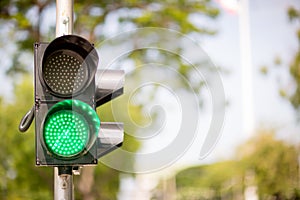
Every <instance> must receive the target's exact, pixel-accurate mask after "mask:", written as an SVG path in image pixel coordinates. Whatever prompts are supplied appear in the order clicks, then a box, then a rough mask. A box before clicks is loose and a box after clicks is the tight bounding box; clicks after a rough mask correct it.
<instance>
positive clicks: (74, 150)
mask: <svg viewBox="0 0 300 200" xmlns="http://www.w3.org/2000/svg"><path fill="white" fill-rule="evenodd" d="M98 60H99V57H98V54H97V52H96V50H95V48H94V46H93V45H92V44H91V43H90V42H89V41H87V40H85V39H84V38H82V37H79V36H75V35H65V36H61V37H58V38H56V39H54V40H53V41H52V42H50V43H36V44H35V45H34V63H35V68H34V79H35V80H34V83H35V106H34V107H35V108H34V113H35V134H36V135H35V136H36V165H38V166H82V165H92V164H97V159H98V158H99V157H100V156H99V155H100V154H101V155H104V154H102V153H103V152H109V151H111V150H112V149H114V148H116V147H117V146H119V145H120V144H121V143H122V141H123V128H122V124H119V123H112V124H113V125H112V129H113V130H114V131H113V132H114V133H116V134H117V136H118V137H117V138H118V139H117V140H113V141H114V142H107V140H105V139H103V137H104V135H105V137H108V138H109V137H115V136H113V135H111V136H110V135H107V134H105V133H104V132H105V130H107V125H106V124H107V123H103V122H100V119H99V117H98V115H97V113H96V111H95V109H96V107H97V106H100V105H101V104H103V103H105V102H107V101H109V100H111V99H112V98H113V97H115V96H119V95H121V94H122V93H123V85H119V87H116V88H110V89H109V90H107V89H105V87H104V90H103V89H101V88H102V86H101V84H102V82H103V81H102V80H105V79H108V80H109V79H110V77H107V75H108V76H112V75H111V74H118V73H119V74H120V78H119V79H118V80H119V81H120V80H121V83H123V79H124V72H123V71H120V70H117V71H116V72H111V71H112V70H108V73H107V72H105V71H104V72H102V75H103V78H100V79H99V78H98V79H99V80H100V81H99V80H97V82H98V83H100V85H99V84H96V72H97V65H98ZM110 72H111V73H110ZM105 77H106V78H105ZM112 79H114V78H113V76H112ZM104 86H105V84H104ZM111 86H112V85H111ZM103 91H106V92H104V93H103ZM103 99H105V101H103ZM102 125H103V126H104V128H102V129H101V126H102ZM105 127H106V128H105ZM115 130H118V131H115ZM103 133H104V134H103ZM103 148H104V149H103ZM99 149H101V152H99ZM98 152H99V153H98Z"/></svg>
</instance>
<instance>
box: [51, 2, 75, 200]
mask: <svg viewBox="0 0 300 200" xmlns="http://www.w3.org/2000/svg"><path fill="white" fill-rule="evenodd" d="M73 4H74V2H73V0H56V37H60V36H63V35H70V34H72V33H73ZM73 194H74V187H73V176H72V167H59V168H58V167H54V200H73V199H74V195H73Z"/></svg>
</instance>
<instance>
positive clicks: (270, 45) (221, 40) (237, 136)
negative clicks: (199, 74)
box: [202, 0, 300, 158]
mask: <svg viewBox="0 0 300 200" xmlns="http://www.w3.org/2000/svg"><path fill="white" fill-rule="evenodd" d="M249 2H250V6H249V13H250V37H251V47H252V51H251V53H252V59H251V60H252V65H253V66H252V74H253V95H254V97H253V98H254V99H253V102H254V120H255V126H256V128H260V127H264V128H276V129H278V131H279V135H280V137H283V138H284V139H287V140H289V141H294V140H295V138H296V139H297V140H299V137H298V136H297V132H296V129H295V113H294V110H293V109H292V107H291V105H290V104H289V103H288V102H287V101H286V100H283V99H282V98H281V97H280V96H279V93H278V90H279V88H280V87H287V88H290V85H288V84H290V83H289V82H290V80H289V73H288V66H289V62H290V61H291V59H292V58H293V55H294V53H295V52H296V50H297V48H299V46H298V42H297V39H296V34H295V31H296V28H297V26H298V28H299V24H297V25H296V24H291V23H289V20H288V17H287V8H288V7H289V6H291V5H293V6H295V7H298V8H299V6H300V5H299V2H298V1H297V0H284V1H283V0H265V1H260V0H252V1H249ZM238 20H239V18H238V15H237V14H231V13H228V12H222V16H221V17H220V19H219V20H218V22H217V23H218V28H219V34H218V36H216V37H212V38H207V39H205V40H204V41H203V43H202V44H203V45H202V46H203V48H204V49H205V50H206V52H207V53H208V55H209V56H210V58H211V59H212V60H213V62H215V63H216V64H217V65H220V66H224V67H225V68H226V69H228V70H229V71H230V72H229V75H223V81H224V86H225V93H226V96H227V98H228V101H229V107H228V109H227V113H226V121H225V126H224V131H223V135H222V138H221V139H220V141H219V143H218V144H217V147H216V149H215V150H214V152H213V155H212V157H214V156H216V157H220V158H222V157H223V158H224V157H227V154H228V152H230V151H233V150H234V147H235V146H236V144H238V143H240V142H242V140H244V139H245V136H244V135H243V134H242V120H243V115H242V112H243V108H242V104H241V102H242V96H241V89H242V88H241V62H240V46H239V21H238ZM276 56H280V57H281V59H282V67H277V68H276V67H274V59H275V57H276ZM261 66H269V73H268V75H267V76H264V75H262V74H261V72H260V68H261ZM209 157H210V156H209Z"/></svg>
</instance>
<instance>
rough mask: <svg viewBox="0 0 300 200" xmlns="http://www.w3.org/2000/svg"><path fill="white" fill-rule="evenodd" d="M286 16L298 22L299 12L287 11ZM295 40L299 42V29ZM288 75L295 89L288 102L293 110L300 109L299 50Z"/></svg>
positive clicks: (294, 10) (299, 20) (292, 8)
mask: <svg viewBox="0 0 300 200" xmlns="http://www.w3.org/2000/svg"><path fill="white" fill-rule="evenodd" d="M288 16H289V18H290V21H291V22H298V23H299V22H300V10H297V9H296V8H294V7H290V8H289V9H288ZM296 35H297V38H298V40H299V42H300V28H299V29H298V31H297V32H296ZM290 74H291V76H292V78H293V80H294V81H295V84H296V89H295V90H294V91H293V92H292V94H291V95H290V102H291V103H292V105H293V106H294V107H295V109H297V110H299V109H300V48H298V51H297V52H296V53H295V56H294V58H293V60H292V61H291V64H290Z"/></svg>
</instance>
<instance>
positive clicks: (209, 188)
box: [176, 131, 299, 199]
mask: <svg viewBox="0 0 300 200" xmlns="http://www.w3.org/2000/svg"><path fill="white" fill-rule="evenodd" d="M237 155H238V159H237V160H232V161H224V162H220V163H215V164H211V165H203V166H198V167H192V168H188V169H186V170H183V171H181V172H179V173H178V174H177V175H176V184H177V193H178V195H177V197H178V199H221V198H222V199H223V198H224V199H239V198H241V197H242V196H243V195H244V191H245V189H246V187H247V186H256V187H257V189H258V195H259V197H260V199H272V198H280V199H296V198H299V194H298V193H299V186H298V181H299V177H298V168H299V166H298V152H297V148H296V147H295V146H292V145H290V144H288V143H286V142H284V141H282V140H278V139H276V138H275V135H274V132H273V131H261V132H258V134H257V135H256V136H255V137H253V138H252V139H250V140H249V141H247V142H246V143H245V144H243V145H241V147H240V148H239V149H238V154H237Z"/></svg>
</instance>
